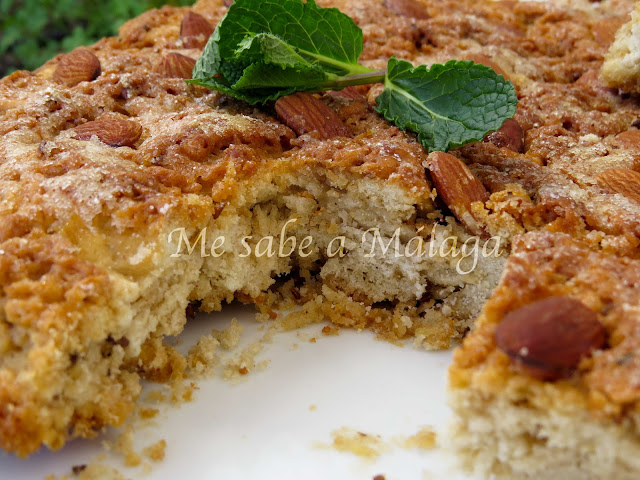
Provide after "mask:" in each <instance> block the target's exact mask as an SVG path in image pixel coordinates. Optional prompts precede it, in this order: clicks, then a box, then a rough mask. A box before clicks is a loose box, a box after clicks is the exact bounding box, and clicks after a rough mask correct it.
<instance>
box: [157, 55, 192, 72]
mask: <svg viewBox="0 0 640 480" xmlns="http://www.w3.org/2000/svg"><path fill="white" fill-rule="evenodd" d="M195 65H196V61H195V60H194V59H193V58H191V57H187V56H186V55H181V54H179V53H175V52H171V53H166V54H164V55H163V56H162V57H161V58H160V60H158V61H157V62H156V63H155V65H154V66H153V68H152V69H151V71H152V72H153V73H157V74H158V75H161V76H163V77H166V78H191V75H192V73H193V67H194V66H195Z"/></svg>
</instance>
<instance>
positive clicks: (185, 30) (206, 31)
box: [180, 12, 213, 48]
mask: <svg viewBox="0 0 640 480" xmlns="http://www.w3.org/2000/svg"><path fill="white" fill-rule="evenodd" d="M212 33H213V27H212V26H211V24H210V23H209V22H208V21H207V19H206V18H204V17H203V16H202V15H198V14H197V13H194V12H187V13H186V14H185V16H184V18H183V19H182V23H181V24H180V39H181V40H182V45H183V46H184V47H185V48H203V47H204V46H205V45H206V44H207V41H208V40H209V37H210V36H211V34H212Z"/></svg>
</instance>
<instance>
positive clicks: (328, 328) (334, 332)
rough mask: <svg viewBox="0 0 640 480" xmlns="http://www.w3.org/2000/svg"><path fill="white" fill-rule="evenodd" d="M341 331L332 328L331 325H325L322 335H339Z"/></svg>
mask: <svg viewBox="0 0 640 480" xmlns="http://www.w3.org/2000/svg"><path fill="white" fill-rule="evenodd" d="M339 331H340V329H339V328H337V327H332V326H330V325H325V326H324V327H323V328H322V333H323V334H324V335H338V332H339Z"/></svg>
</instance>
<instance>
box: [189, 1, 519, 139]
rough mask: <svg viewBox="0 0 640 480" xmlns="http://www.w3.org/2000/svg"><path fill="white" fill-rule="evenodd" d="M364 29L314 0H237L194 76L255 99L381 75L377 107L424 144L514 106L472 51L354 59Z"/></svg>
mask: <svg viewBox="0 0 640 480" xmlns="http://www.w3.org/2000/svg"><path fill="white" fill-rule="evenodd" d="M362 48H363V40H362V30H360V28H359V27H358V26H357V25H356V24H355V23H354V21H353V20H352V19H351V18H350V17H349V16H347V15H345V14H343V13H342V12H340V11H339V10H338V9H335V8H321V7H319V6H318V5H317V4H316V3H315V2H314V1H313V0H307V1H306V2H304V1H303V0H277V1H276V0H236V2H235V3H233V4H232V5H231V7H229V11H228V12H227V14H226V15H225V17H224V18H223V19H222V20H221V22H220V23H219V25H218V27H217V28H216V30H215V32H214V33H213V35H212V36H211V38H210V39H209V42H208V43H207V46H206V47H205V49H204V51H203V52H202V55H201V56H200V58H199V59H198V61H197V62H196V66H195V68H194V71H193V79H192V80H188V81H189V82H191V83H195V84H199V85H202V86H205V87H208V88H211V89H215V90H220V91H222V92H224V93H227V94H229V95H231V96H233V97H235V98H238V99H240V100H244V101H246V102H248V103H251V104H263V103H266V102H269V101H273V100H277V99H278V98H280V97H282V96H285V95H289V94H291V93H293V92H297V91H307V92H319V91H324V90H340V89H342V88H345V87H347V86H352V85H364V84H370V83H384V86H385V89H384V91H383V92H382V94H381V95H380V96H379V97H378V98H377V99H376V103H377V104H378V106H377V108H376V111H377V112H378V113H380V114H382V115H384V117H385V118H386V119H387V120H388V121H390V122H393V123H394V124H396V125H397V126H398V127H399V128H401V129H403V130H410V131H412V132H415V133H417V135H418V140H419V141H420V143H421V144H422V145H423V146H424V147H425V148H426V149H427V150H429V151H434V150H441V151H447V150H449V149H451V148H456V147H459V146H462V145H465V144H467V143H470V142H474V141H479V140H482V139H483V138H484V136H485V135H486V134H487V133H489V132H491V131H494V130H497V129H499V128H500V127H501V126H502V124H503V123H504V121H505V120H506V119H508V118H511V117H512V116H513V115H514V114H515V111H516V105H517V103H518V99H517V97H516V94H515V90H514V87H513V84H512V83H511V82H508V81H506V80H505V79H504V77H502V76H501V75H498V74H496V73H495V72H494V71H493V70H492V69H491V68H489V67H486V66H484V65H477V64H474V63H473V62H471V61H466V62H461V61H450V62H447V63H446V64H445V65H432V66H431V67H430V68H427V67H426V66H419V67H415V68H414V67H413V66H412V65H411V64H410V63H409V62H406V61H403V60H398V59H396V58H391V59H390V60H389V64H388V68H387V69H386V70H381V71H376V70H373V69H370V68H367V67H365V66H363V65H360V64H359V63H358V60H359V58H360V55H361V54H362Z"/></svg>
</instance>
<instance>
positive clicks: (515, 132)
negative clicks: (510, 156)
mask: <svg viewBox="0 0 640 480" xmlns="http://www.w3.org/2000/svg"><path fill="white" fill-rule="evenodd" d="M484 141H485V142H490V143H493V144H494V145H495V146H496V147H498V148H503V147H504V148H508V149H509V150H513V151H514V152H518V153H524V130H523V129H522V127H521V126H520V123H518V121H517V120H515V119H513V118H508V119H507V120H506V121H505V122H504V125H502V127H501V128H500V129H499V130H496V131H495V132H492V133H490V134H489V135H487V136H486V138H485V139H484Z"/></svg>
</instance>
